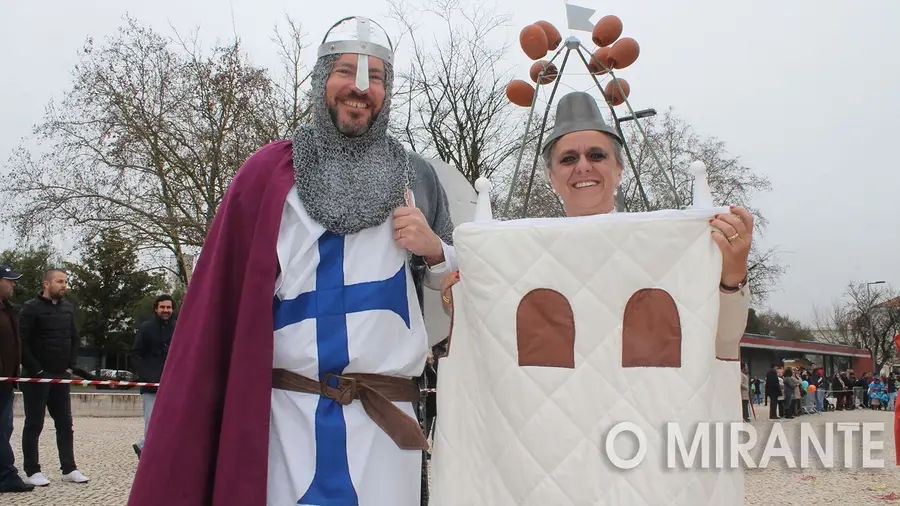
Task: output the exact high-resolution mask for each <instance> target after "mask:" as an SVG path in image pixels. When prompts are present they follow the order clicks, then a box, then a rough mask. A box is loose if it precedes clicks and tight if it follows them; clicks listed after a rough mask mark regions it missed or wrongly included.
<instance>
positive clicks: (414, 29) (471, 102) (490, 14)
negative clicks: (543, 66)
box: [390, 0, 524, 193]
mask: <svg viewBox="0 0 900 506" xmlns="http://www.w3.org/2000/svg"><path fill="white" fill-rule="evenodd" d="M390 15H391V17H392V18H394V19H395V20H396V21H397V22H398V23H399V24H400V25H401V26H402V27H403V28H404V30H405V32H406V35H409V36H410V37H409V44H410V46H409V47H410V49H411V52H412V64H411V66H410V68H409V69H408V70H406V69H398V78H399V79H398V81H399V82H400V86H399V87H398V92H397V99H396V100H397V108H398V110H399V111H401V113H400V114H398V118H397V119H396V120H395V122H394V125H393V131H394V133H395V134H396V135H397V136H398V137H399V138H401V139H403V140H404V142H405V143H406V144H408V145H409V147H410V149H412V150H413V151H416V152H419V153H422V154H426V155H428V156H435V157H437V158H440V159H441V160H443V161H445V162H447V163H448V164H450V165H453V166H454V167H456V168H457V169H459V171H460V172H461V173H462V174H463V175H464V176H465V177H466V179H468V180H469V181H470V182H472V183H474V182H475V181H476V180H477V179H478V178H479V177H488V178H489V177H492V176H493V175H495V174H500V173H501V172H503V170H504V169H509V168H510V166H511V165H512V164H514V163H515V157H516V155H517V154H518V151H519V145H520V143H521V139H522V135H523V134H524V128H521V129H520V127H519V125H522V126H524V121H521V122H518V123H517V122H516V118H518V117H520V116H522V115H523V113H524V112H523V110H522V109H520V108H518V107H516V106H514V105H513V104H511V103H510V102H509V100H508V99H507V98H506V85H507V83H509V81H510V79H511V78H512V73H511V69H510V68H507V67H504V63H503V60H504V57H505V55H506V53H507V51H508V46H507V45H501V44H499V43H493V42H491V37H492V36H494V34H495V33H496V32H498V31H499V30H500V29H501V28H503V27H504V26H505V25H506V23H507V22H508V21H509V16H507V15H503V14H498V13H497V11H496V8H495V7H493V6H492V5H491V4H489V3H484V2H472V3H471V4H470V5H469V6H464V5H461V4H460V2H459V1H458V0H437V1H431V2H424V1H423V2H422V6H421V7H416V6H410V5H409V4H405V3H402V2H401V0H392V2H391V14H390ZM420 16H421V17H427V18H429V20H430V22H429V29H428V31H429V34H430V35H429V36H428V37H426V36H424V33H422V31H421V30H419V29H418V26H419V24H418V21H417V20H418V18H419V17H420ZM437 26H440V27H441V28H440V30H435V28H434V27H437ZM429 39H430V40H429ZM494 188H495V189H497V190H498V193H499V191H500V188H499V186H498V185H496V184H495V185H494Z"/></svg>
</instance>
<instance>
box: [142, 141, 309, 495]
mask: <svg viewBox="0 0 900 506" xmlns="http://www.w3.org/2000/svg"><path fill="white" fill-rule="evenodd" d="M293 182H294V169H293V164H292V146H291V143H290V142H289V141H278V142H274V143H271V144H269V145H267V146H265V147H263V148H262V149H261V150H259V151H258V152H257V153H255V154H254V155H253V156H251V157H250V158H249V159H248V160H247V162H246V163H244V165H243V166H242V167H241V168H240V170H239V171H238V172H237V174H236V175H235V177H234V181H233V182H232V183H231V185H230V186H229V188H228V190H227V191H226V193H225V196H224V198H223V199H222V203H221V205H220V206H219V208H218V210H217V211H216V216H215V219H214V220H213V222H212V226H211V227H210V229H209V233H208V235H207V236H206V242H205V243H204V245H203V251H202V253H201V255H200V258H199V261H198V263H197V268H196V270H195V271H194V274H193V277H192V279H191V282H190V285H189V288H188V290H187V294H186V295H185V299H184V305H183V306H182V308H181V312H180V315H179V318H178V324H177V325H176V330H175V334H174V336H173V338H172V347H171V349H170V351H169V355H168V358H167V360H166V365H165V369H164V371H163V375H162V379H161V381H160V389H159V392H158V394H157V400H156V403H155V405H154V407H153V416H152V418H151V421H152V423H151V424H150V426H149V430H148V434H147V438H146V442H145V446H144V449H143V452H142V455H141V459H140V463H139V465H138V469H137V475H136V476H135V480H134V484H133V486H132V489H131V496H130V497H129V500H128V504H129V506H163V505H165V506H207V505H215V506H220V505H221V506H231V505H234V506H256V505H259V506H265V504H266V489H267V486H266V477H267V467H268V451H269V410H270V404H271V389H272V359H273V339H274V338H273V333H272V332H273V330H272V329H273V328H274V326H273V316H272V298H273V297H274V294H275V279H276V268H277V267H276V266H277V256H276V249H275V247H276V242H277V239H278V228H279V224H280V222H281V214H282V209H283V205H284V201H285V198H286V197H287V195H288V192H289V191H290V189H291V187H292V185H293Z"/></svg>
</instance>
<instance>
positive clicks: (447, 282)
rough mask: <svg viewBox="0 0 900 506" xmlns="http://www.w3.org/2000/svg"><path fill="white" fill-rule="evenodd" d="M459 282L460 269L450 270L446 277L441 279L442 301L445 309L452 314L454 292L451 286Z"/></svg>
mask: <svg viewBox="0 0 900 506" xmlns="http://www.w3.org/2000/svg"><path fill="white" fill-rule="evenodd" d="M458 282H459V271H453V272H448V273H447V274H446V275H445V276H444V279H442V280H441V302H442V303H443V304H444V311H446V312H447V314H450V311H451V310H452V309H453V292H451V291H450V288H451V287H452V286H453V285H455V284H456V283H458Z"/></svg>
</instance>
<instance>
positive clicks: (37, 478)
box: [23, 473, 50, 487]
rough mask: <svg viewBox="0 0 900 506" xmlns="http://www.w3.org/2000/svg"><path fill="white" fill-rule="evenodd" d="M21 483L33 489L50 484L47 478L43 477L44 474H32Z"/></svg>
mask: <svg viewBox="0 0 900 506" xmlns="http://www.w3.org/2000/svg"><path fill="white" fill-rule="evenodd" d="M23 481H25V483H30V484H32V485H34V486H35V487H46V486H47V485H49V484H50V480H48V479H47V477H46V476H44V473H34V474H32V475H31V476H29V477H27V478H25V479H24V480H23Z"/></svg>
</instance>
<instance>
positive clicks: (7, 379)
mask: <svg viewBox="0 0 900 506" xmlns="http://www.w3.org/2000/svg"><path fill="white" fill-rule="evenodd" d="M0 382H14V383H15V382H18V383H71V384H73V385H115V386H128V387H158V386H159V383H143V382H138V381H99V380H71V379H55V378H10V377H6V376H0ZM425 391H426V392H428V393H436V392H437V389H434V388H426V389H425Z"/></svg>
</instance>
